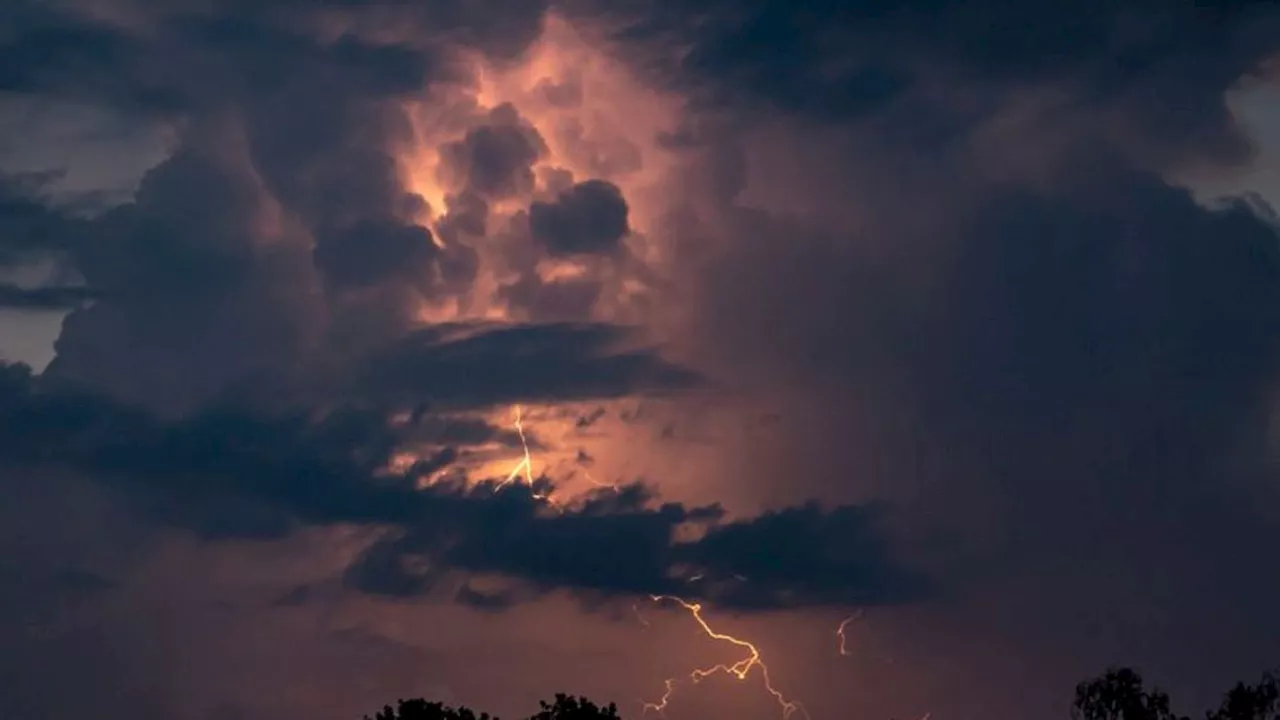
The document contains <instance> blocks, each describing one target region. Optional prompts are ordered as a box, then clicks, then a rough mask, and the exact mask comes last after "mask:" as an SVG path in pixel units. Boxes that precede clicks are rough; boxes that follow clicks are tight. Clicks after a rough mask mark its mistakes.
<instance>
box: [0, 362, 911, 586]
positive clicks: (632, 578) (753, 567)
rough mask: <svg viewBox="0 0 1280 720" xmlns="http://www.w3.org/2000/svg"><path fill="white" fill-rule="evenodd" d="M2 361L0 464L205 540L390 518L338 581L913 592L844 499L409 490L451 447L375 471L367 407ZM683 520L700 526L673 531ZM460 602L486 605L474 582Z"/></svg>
mask: <svg viewBox="0 0 1280 720" xmlns="http://www.w3.org/2000/svg"><path fill="white" fill-rule="evenodd" d="M2 369H3V377H2V378H0V379H2V380H3V386H2V387H0V392H2V393H3V395H2V396H0V429H3V431H4V433H3V436H4V440H3V442H2V444H0V457H2V458H3V460H4V462H5V463H6V464H7V465H8V466H10V467H12V468H22V469H24V470H28V471H29V470H31V469H33V468H40V467H52V466H54V465H58V466H62V467H68V468H73V469H75V470H77V471H79V472H81V473H84V474H85V475H86V476H87V477H89V478H92V479H95V480H97V481H100V482H103V483H106V484H108V485H110V486H113V487H116V488H117V489H119V490H121V491H124V492H126V493H128V494H130V495H131V496H133V498H134V499H135V501H136V502H137V504H138V506H139V507H140V508H142V509H143V510H144V512H146V513H148V514H149V515H151V517H152V518H153V520H154V521H156V522H159V523H163V524H168V525H175V526H177V527H181V528H185V529H189V530H191V531H193V532H196V533H198V534H199V535H200V536H202V537H205V538H209V539H215V538H257V539H271V538H279V537H284V536H286V535H288V534H290V533H292V532H294V531H296V530H297V529H299V528H301V527H304V526H311V525H336V524H339V523H349V524H358V525H369V526H372V527H390V528H393V530H392V531H390V533H389V534H388V535H387V536H385V537H384V538H383V539H380V540H378V541H377V542H376V543H375V544H374V545H373V546H372V547H371V548H369V549H368V550H367V551H366V552H365V553H364V554H363V555H362V556H361V557H360V558H359V559H358V560H357V562H356V564H355V565H354V566H353V567H352V568H350V569H349V571H348V577H347V580H348V582H349V583H351V584H352V585H353V586H354V587H357V588H359V589H361V590H365V591H368V592H373V593H379V594H387V595H417V594H423V593H426V592H429V591H431V590H433V589H434V587H435V581H436V580H437V579H438V576H439V574H440V573H441V572H445V571H449V570H461V571H467V572H473V573H498V574H501V575H503V576H506V577H510V578H513V579H515V580H517V581H522V582H525V583H529V584H530V585H531V586H532V587H534V588H537V589H540V590H543V591H549V590H556V589H569V590H575V591H581V592H588V593H594V594H597V595H603V596H613V595H622V596H628V595H643V594H670V593H676V592H680V593H682V594H684V595H686V596H688V597H691V598H703V597H705V598H709V599H715V600H717V601H718V602H719V603H721V604H723V605H726V606H733V607H741V608H750V609H772V608H779V607H797V606H806V605H826V604H858V605H878V604H893V603H900V602H907V601H910V600H913V599H917V598H918V597H920V596H921V595H922V593H923V591H924V586H923V585H922V584H921V583H920V582H919V581H918V580H917V579H916V578H914V577H913V574H912V573H910V572H908V571H906V570H904V569H902V568H899V567H898V566H897V565H896V564H895V563H894V561H893V560H892V559H891V557H890V553H889V552H888V548H887V546H886V545H885V543H884V541H883V539H882V538H881V536H880V528H879V527H878V526H877V525H878V524H877V522H876V521H875V518H874V516H873V514H869V513H866V512H865V511H863V510H861V509H859V508H854V507H840V508H836V509H835V510H832V511H824V510H822V509H820V508H819V507H818V506H817V505H811V506H808V507H805V508H798V509H794V510H789V511H783V512H780V513H772V514H769V515H765V516H762V517H760V518H756V519H742V520H736V521H733V522H731V523H727V524H721V523H720V522H719V521H720V519H721V517H722V516H723V510H722V509H720V508H719V507H718V506H714V505H713V506H705V507H688V506H685V505H683V504H681V503H674V502H667V503H662V504H657V503H655V502H654V500H655V498H654V497H653V495H652V492H651V490H650V489H648V488H646V487H644V486H643V485H639V484H636V485H630V486H627V487H624V488H619V489H617V490H603V491H599V492H596V493H594V494H591V495H588V496H586V497H584V498H582V499H580V500H578V501H575V502H573V503H572V504H570V505H568V506H567V507H564V506H558V505H552V504H548V503H547V502H546V501H545V500H541V499H539V498H538V496H536V495H535V494H534V493H533V492H531V490H530V489H528V488H522V487H520V486H500V485H495V484H493V483H492V482H488V483H483V484H480V485H477V486H473V487H466V486H465V485H457V484H430V485H427V486H426V487H419V484H420V483H419V481H420V479H422V478H424V477H429V476H430V475H431V474H432V473H433V472H435V471H436V470H438V469H440V468H441V467H443V466H447V465H448V464H449V463H450V462H451V461H452V460H453V459H456V457H457V454H456V451H450V452H446V453H445V454H443V455H437V456H435V457H432V458H429V459H427V460H425V461H423V462H420V463H415V464H414V465H412V466H410V467H409V468H408V469H407V472H406V473H405V474H403V475H390V476H381V477H380V476H379V475H380V471H381V469H382V468H384V467H385V466H386V465H387V463H388V461H389V459H390V454H391V453H392V452H394V450H395V449H396V448H397V447H398V445H399V442H398V440H397V438H396V437H395V431H394V429H393V428H392V427H391V426H390V424H389V423H388V422H387V421H386V419H385V418H384V417H383V416H381V415H379V414H378V413H376V412H366V411H359V410H339V411H336V412H333V413H329V414H327V415H325V416H324V417H322V418H320V419H318V420H314V419H311V418H308V417H306V416H303V415H300V416H295V417H292V418H283V419H273V418H263V417H260V416H255V415H253V414H250V413H245V412H242V411H236V410H231V409H214V410H210V411H208V412H205V413H202V414H200V415H196V416H192V417H190V418H188V419H185V420H183V421H181V422H174V423H165V422H163V421H159V420H157V419H156V418H154V417H153V416H151V415H148V414H146V413H142V412H138V411H134V410H129V409H127V408H124V407H122V406H119V405H117V404H115V403H113V402H111V401H110V400H107V399H105V398H102V397H99V396H95V395H91V394H75V393H69V392H58V391H53V392H48V391H44V390H42V389H41V388H40V386H39V382H38V381H37V380H36V379H34V378H32V377H31V376H30V375H29V373H27V372H25V369H24V368H23V367H22V366H5V367H3V368H2ZM689 525H694V526H700V527H701V528H702V531H703V532H702V535H701V537H698V538H697V539H693V540H682V539H680V538H679V537H678V531H680V530H682V529H683V528H685V527H686V526H689ZM762 548H769V550H768V552H762ZM415 559H417V562H413V561H414V560H415ZM745 573H749V575H745V576H744V574H745ZM693 576H697V577H698V578H699V579H698V581H696V582H691V580H690V578H691V577H693ZM726 580H727V581H731V582H729V584H728V586H725V585H724V584H723V583H722V581H726ZM460 599H461V600H462V601H464V602H467V603H469V604H476V603H481V604H491V603H490V601H489V600H484V599H483V598H482V597H481V596H480V595H477V594H476V591H471V592H464V593H463V594H462V596H461V597H460ZM490 600H492V598H490Z"/></svg>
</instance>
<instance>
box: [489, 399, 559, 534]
mask: <svg viewBox="0 0 1280 720" xmlns="http://www.w3.org/2000/svg"><path fill="white" fill-rule="evenodd" d="M512 412H513V414H514V415H515V421H514V425H515V429H516V434H517V435H519V436H520V450H521V452H522V454H523V457H521V459H520V462H518V463H516V466H515V467H514V468H512V469H511V473H510V474H509V475H507V479H506V480H503V481H502V482H500V483H498V488H499V489H501V488H504V487H506V486H508V485H510V484H511V483H513V482H518V481H519V480H521V479H522V478H523V480H524V482H525V484H526V485H528V486H529V488H530V489H532V488H533V455H531V454H530V453H529V439H528V437H526V436H525V434H524V408H523V407H521V406H520V405H515V406H514V407H513V409H512ZM532 495H533V499H535V500H544V501H546V502H547V503H548V504H550V505H551V506H552V507H554V508H555V509H556V510H561V507H560V504H559V503H557V502H556V501H555V500H554V499H553V498H552V497H551V494H550V493H538V492H536V491H535V492H533V493H532Z"/></svg>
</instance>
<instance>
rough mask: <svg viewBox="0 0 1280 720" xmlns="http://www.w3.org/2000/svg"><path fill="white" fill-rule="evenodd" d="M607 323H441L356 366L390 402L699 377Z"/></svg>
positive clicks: (673, 385) (617, 387)
mask: <svg viewBox="0 0 1280 720" xmlns="http://www.w3.org/2000/svg"><path fill="white" fill-rule="evenodd" d="M629 340H630V338H629V336H628V333H627V331H626V330H625V329H623V328H619V327H615V326H611V325H591V324H571V323H562V324H545V325H514V326H486V325H466V324H462V325H442V326H436V327H433V328H430V329H426V330H421V331H418V332H416V333H414V334H412V335H410V336H409V337H407V338H406V339H405V341H404V342H402V343H401V344H399V345H398V346H396V347H394V348H391V349H390V350H389V351H387V352H385V353H381V354H379V355H377V356H374V357H372V358H370V359H369V360H368V361H367V362H366V363H365V364H364V365H363V367H362V372H363V377H362V379H361V386H360V387H361V389H362V390H363V392H365V393H369V394H371V395H372V396H373V397H377V398H382V399H385V400H387V401H391V402H410V401H411V400H413V399H417V398H422V399H427V398H429V399H431V400H433V401H439V402H443V403H449V404H464V405H471V404H475V405H488V404H492V403H498V402H515V401H529V400H569V399H579V398H589V397H619V396H624V395H630V394H633V393H646V392H653V393H660V392H670V391H674V390H681V389H689V388H691V387H694V386H696V385H697V384H698V383H699V382H700V380H699V377H698V376H697V375H696V374H695V373H693V372H691V371H689V370H686V369H683V368H679V367H676V366H673V365H671V364H669V363H667V362H665V361H664V360H662V359H661V358H660V357H659V356H658V355H657V354H655V353H654V352H652V351H649V350H646V349H640V350H636V349H625V348H624V347H623V346H625V345H626V344H627V343H628V341H629Z"/></svg>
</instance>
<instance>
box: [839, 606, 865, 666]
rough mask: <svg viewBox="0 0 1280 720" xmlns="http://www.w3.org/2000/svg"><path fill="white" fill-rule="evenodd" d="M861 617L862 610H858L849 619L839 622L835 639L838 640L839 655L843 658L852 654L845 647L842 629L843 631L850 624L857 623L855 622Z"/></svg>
mask: <svg viewBox="0 0 1280 720" xmlns="http://www.w3.org/2000/svg"><path fill="white" fill-rule="evenodd" d="M861 617H862V610H861V609H859V610H858V611H857V612H855V613H854V614H852V615H850V616H849V617H847V618H845V619H843V620H841V621H840V626H839V627H837V628H836V637H837V638H839V639H840V654H841V655H843V656H845V657H848V656H849V655H851V654H852V653H850V652H849V649H848V648H847V647H845V637H844V629H845V628H847V627H849V624H850V623H853V622H857V621H858V619H859V618H861Z"/></svg>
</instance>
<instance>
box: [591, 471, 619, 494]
mask: <svg viewBox="0 0 1280 720" xmlns="http://www.w3.org/2000/svg"><path fill="white" fill-rule="evenodd" d="M582 476H583V477H585V478H586V479H587V482H589V483H591V484H592V485H595V486H596V487H598V488H602V489H605V490H612V491H614V492H615V493H619V492H622V491H621V490H619V489H618V484H617V483H607V482H601V481H599V480H597V479H595V478H594V477H593V476H592V475H591V473H590V472H588V471H585V470H584V471H583V473H582Z"/></svg>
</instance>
